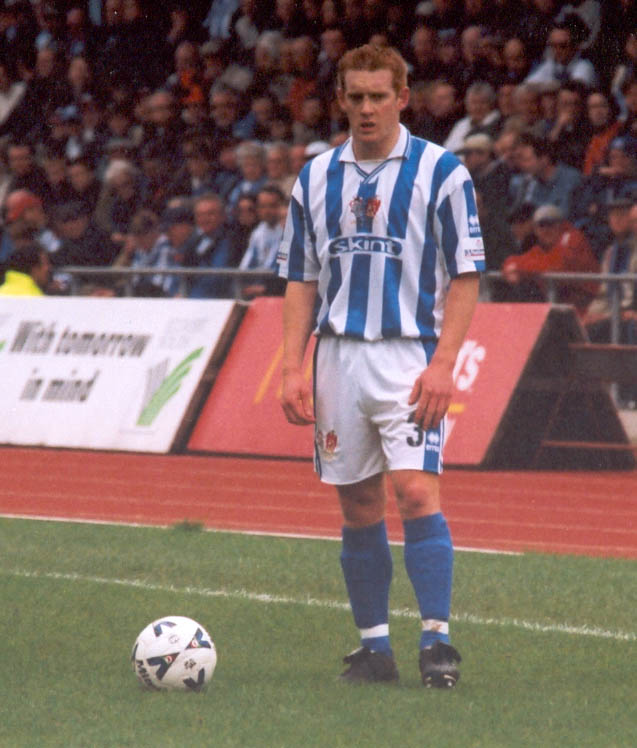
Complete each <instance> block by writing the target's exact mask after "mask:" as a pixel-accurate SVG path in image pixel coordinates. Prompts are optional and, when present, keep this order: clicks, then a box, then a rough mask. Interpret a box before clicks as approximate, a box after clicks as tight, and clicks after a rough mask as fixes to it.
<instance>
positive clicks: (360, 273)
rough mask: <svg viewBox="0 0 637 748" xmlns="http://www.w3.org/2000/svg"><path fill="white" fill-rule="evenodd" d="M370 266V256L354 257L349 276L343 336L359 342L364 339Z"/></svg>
mask: <svg viewBox="0 0 637 748" xmlns="http://www.w3.org/2000/svg"><path fill="white" fill-rule="evenodd" d="M371 264H372V258H371V255H363V254H360V255H354V257H352V267H351V270H350V274H349V275H350V285H349V303H348V306H347V321H346V322H345V335H347V336H348V337H352V338H359V339H361V340H362V339H363V338H364V337H365V323H366V322H367V302H368V297H369V275H370V268H371Z"/></svg>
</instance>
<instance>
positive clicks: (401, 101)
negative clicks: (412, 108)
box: [398, 86, 409, 112]
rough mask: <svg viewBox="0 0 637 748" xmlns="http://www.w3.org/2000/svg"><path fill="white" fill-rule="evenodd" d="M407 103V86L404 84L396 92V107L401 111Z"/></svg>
mask: <svg viewBox="0 0 637 748" xmlns="http://www.w3.org/2000/svg"><path fill="white" fill-rule="evenodd" d="M407 104H409V88H408V87H407V86H405V87H404V88H401V89H400V91H399V93H398V108H399V110H400V111H401V112H402V111H403V109H405V107H406V106H407Z"/></svg>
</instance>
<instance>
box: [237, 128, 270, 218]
mask: <svg viewBox="0 0 637 748" xmlns="http://www.w3.org/2000/svg"><path fill="white" fill-rule="evenodd" d="M236 154H237V166H238V167H239V171H240V173H241V179H240V180H239V182H238V183H237V184H236V185H235V187H234V188H233V189H232V191H231V192H230V194H229V195H228V209H229V211H232V210H234V208H235V206H236V204H237V201H238V200H239V197H240V196H241V195H256V194H257V192H258V191H259V190H260V189H261V187H263V185H264V184H265V183H266V181H267V176H266V173H265V149H264V147H263V145H262V144H261V143H258V142H257V141H256V140H251V141H247V142H245V143H241V145H239V146H237V150H236Z"/></svg>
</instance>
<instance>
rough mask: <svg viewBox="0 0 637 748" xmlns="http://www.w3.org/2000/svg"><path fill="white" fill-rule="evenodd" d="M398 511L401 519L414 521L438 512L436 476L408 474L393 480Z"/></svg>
mask: <svg viewBox="0 0 637 748" xmlns="http://www.w3.org/2000/svg"><path fill="white" fill-rule="evenodd" d="M394 490H395V493H396V502H397V504H398V511H399V513H400V516H401V518H402V519H404V520H405V519H415V518H416V517H423V516H425V515H427V514H435V513H436V512H439V511H440V491H439V481H438V476H434V475H433V474H431V475H430V474H428V473H418V472H415V471H414V473H413V475H409V474H408V473H406V474H403V475H401V476H399V477H398V478H395V479H394Z"/></svg>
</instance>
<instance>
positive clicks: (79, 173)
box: [66, 158, 102, 213]
mask: <svg viewBox="0 0 637 748" xmlns="http://www.w3.org/2000/svg"><path fill="white" fill-rule="evenodd" d="M66 173H67V175H68V180H69V185H70V188H71V198H70V199H71V200H72V201H76V200H80V201H82V202H85V203H86V205H87V206H88V209H89V210H90V212H91V213H93V211H94V210H95V208H96V207H97V201H98V199H99V196H100V190H101V189H102V185H101V184H100V182H99V180H98V179H97V174H96V173H95V169H94V167H93V164H92V162H91V161H90V160H89V159H87V158H77V159H74V160H72V161H69V162H67V165H66Z"/></svg>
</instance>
